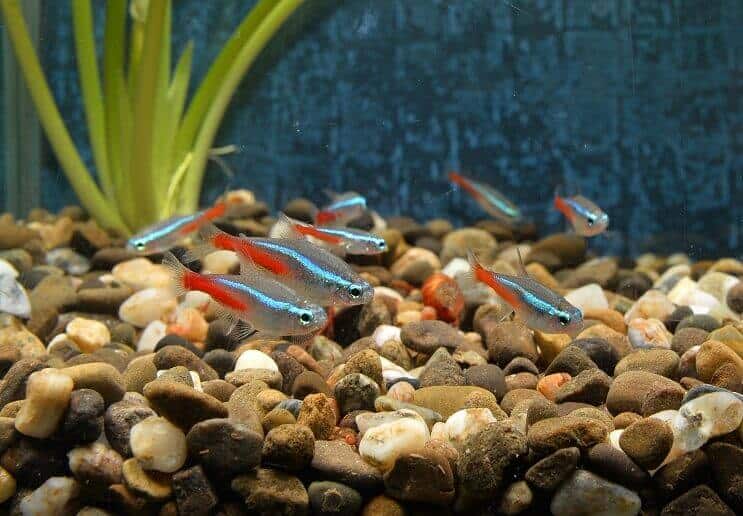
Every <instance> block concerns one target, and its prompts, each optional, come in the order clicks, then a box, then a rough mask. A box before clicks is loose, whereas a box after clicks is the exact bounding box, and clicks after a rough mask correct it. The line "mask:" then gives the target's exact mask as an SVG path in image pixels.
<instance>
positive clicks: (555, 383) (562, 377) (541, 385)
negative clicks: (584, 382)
mask: <svg viewBox="0 0 743 516" xmlns="http://www.w3.org/2000/svg"><path fill="white" fill-rule="evenodd" d="M571 378H572V377H571V376H570V375H569V374H568V373H554V374H548V375H547V376H545V377H543V378H542V379H541V380H539V382H538V383H537V390H538V391H539V392H541V393H542V395H544V397H545V398H547V399H548V400H550V401H555V394H556V393H557V391H558V390H559V389H560V387H562V386H563V385H564V384H566V383H567V382H569V381H570V379H571Z"/></svg>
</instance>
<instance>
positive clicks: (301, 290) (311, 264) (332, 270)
mask: <svg viewBox="0 0 743 516" xmlns="http://www.w3.org/2000/svg"><path fill="white" fill-rule="evenodd" d="M199 236H200V237H201V240H202V244H201V245H199V246H197V247H194V248H193V249H191V250H190V251H189V252H187V253H186V255H185V256H184V261H186V262H189V261H192V260H196V259H198V258H201V257H202V256H204V255H206V254H208V253H209V252H211V251H213V250H215V249H222V250H227V251H234V252H235V253H236V254H237V255H238V257H239V258H240V259H248V260H250V261H252V262H254V263H255V264H257V265H258V266H259V267H261V268H262V269H264V270H265V271H266V272H267V273H269V274H271V275H272V276H273V277H274V279H277V280H279V281H281V282H282V283H284V284H286V285H287V286H289V287H290V288H291V289H293V290H295V291H296V292H297V293H298V294H300V295H301V296H304V297H306V298H307V299H310V300H311V301H313V302H315V303H317V304H319V305H321V306H351V305H361V304H365V303H368V302H369V301H371V299H372V297H373V296H374V288H373V287H372V286H371V285H370V284H369V283H368V282H367V281H366V280H364V279H363V278H362V277H361V276H359V274H358V273H356V272H355V271H354V270H353V269H352V268H351V266H350V265H348V264H347V263H346V262H344V261H343V260H342V259H340V258H339V257H337V256H335V255H333V254H331V253H329V252H328V251H326V250H324V249H322V248H320V247H318V246H316V245H314V244H312V243H311V242H309V241H307V240H303V239H298V238H252V237H245V236H242V235H241V236H239V237H237V236H233V235H230V234H227V233H225V232H224V231H221V230H219V229H217V228H216V227H215V226H214V225H213V224H208V225H206V226H204V227H203V228H201V229H200V230H199Z"/></svg>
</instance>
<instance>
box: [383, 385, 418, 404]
mask: <svg viewBox="0 0 743 516" xmlns="http://www.w3.org/2000/svg"><path fill="white" fill-rule="evenodd" d="M414 394H415V387H413V386H412V385H410V383H408V382H406V381H399V382H395V384H394V385H392V387H390V388H389V389H388V390H387V396H389V397H390V398H392V399H393V400H397V401H403V402H405V403H412V401H413V396H414Z"/></svg>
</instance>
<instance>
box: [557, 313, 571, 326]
mask: <svg viewBox="0 0 743 516" xmlns="http://www.w3.org/2000/svg"><path fill="white" fill-rule="evenodd" d="M557 320H558V321H560V324H561V325H562V326H567V325H568V324H570V315H568V314H566V313H561V314H558V315H557Z"/></svg>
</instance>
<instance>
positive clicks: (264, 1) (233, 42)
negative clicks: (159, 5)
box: [176, 0, 280, 156]
mask: <svg viewBox="0 0 743 516" xmlns="http://www.w3.org/2000/svg"><path fill="white" fill-rule="evenodd" d="M279 2H280V0H261V1H260V2H258V3H257V4H256V5H255V7H253V8H252V9H251V10H250V12H249V13H248V14H247V16H246V17H245V18H244V19H243V21H242V22H241V23H240V25H239V26H238V27H237V29H235V31H234V32H233V33H232V35H231V36H230V39H229V40H228V41H227V43H226V44H225V46H224V47H223V48H222V50H221V51H220V52H219V55H218V56H217V58H216V59H215V60H214V62H213V63H212V65H211V66H210V67H209V71H208V72H207V73H206V75H205V76H204V79H203V80H202V81H201V84H199V87H198V88H197V89H196V93H194V96H193V99H192V100H191V103H190V104H189V106H188V109H187V110H186V114H185V116H184V117H183V122H182V123H181V127H180V129H179V131H178V137H177V139H176V153H177V155H178V156H181V155H182V154H183V153H185V152H186V151H187V149H189V148H190V147H191V146H192V144H193V141H194V139H195V138H196V134H197V133H198V131H199V128H200V127H201V123H202V122H203V120H204V117H205V116H206V113H207V111H209V108H210V106H211V104H212V102H213V100H214V97H215V95H216V93H217V90H218V89H219V87H220V84H221V83H222V81H223V80H224V76H225V75H226V74H227V72H228V71H229V70H230V68H231V67H232V64H233V63H234V61H235V58H236V57H237V55H238V53H239V52H240V49H241V48H243V46H244V45H245V42H246V41H247V40H248V39H249V38H250V37H251V36H252V35H253V33H254V32H255V29H256V28H257V27H258V25H259V24H260V23H261V22H262V21H263V20H264V19H265V18H266V16H268V14H269V13H270V12H271V10H272V9H273V8H274V7H276V5H278V4H279Z"/></svg>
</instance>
